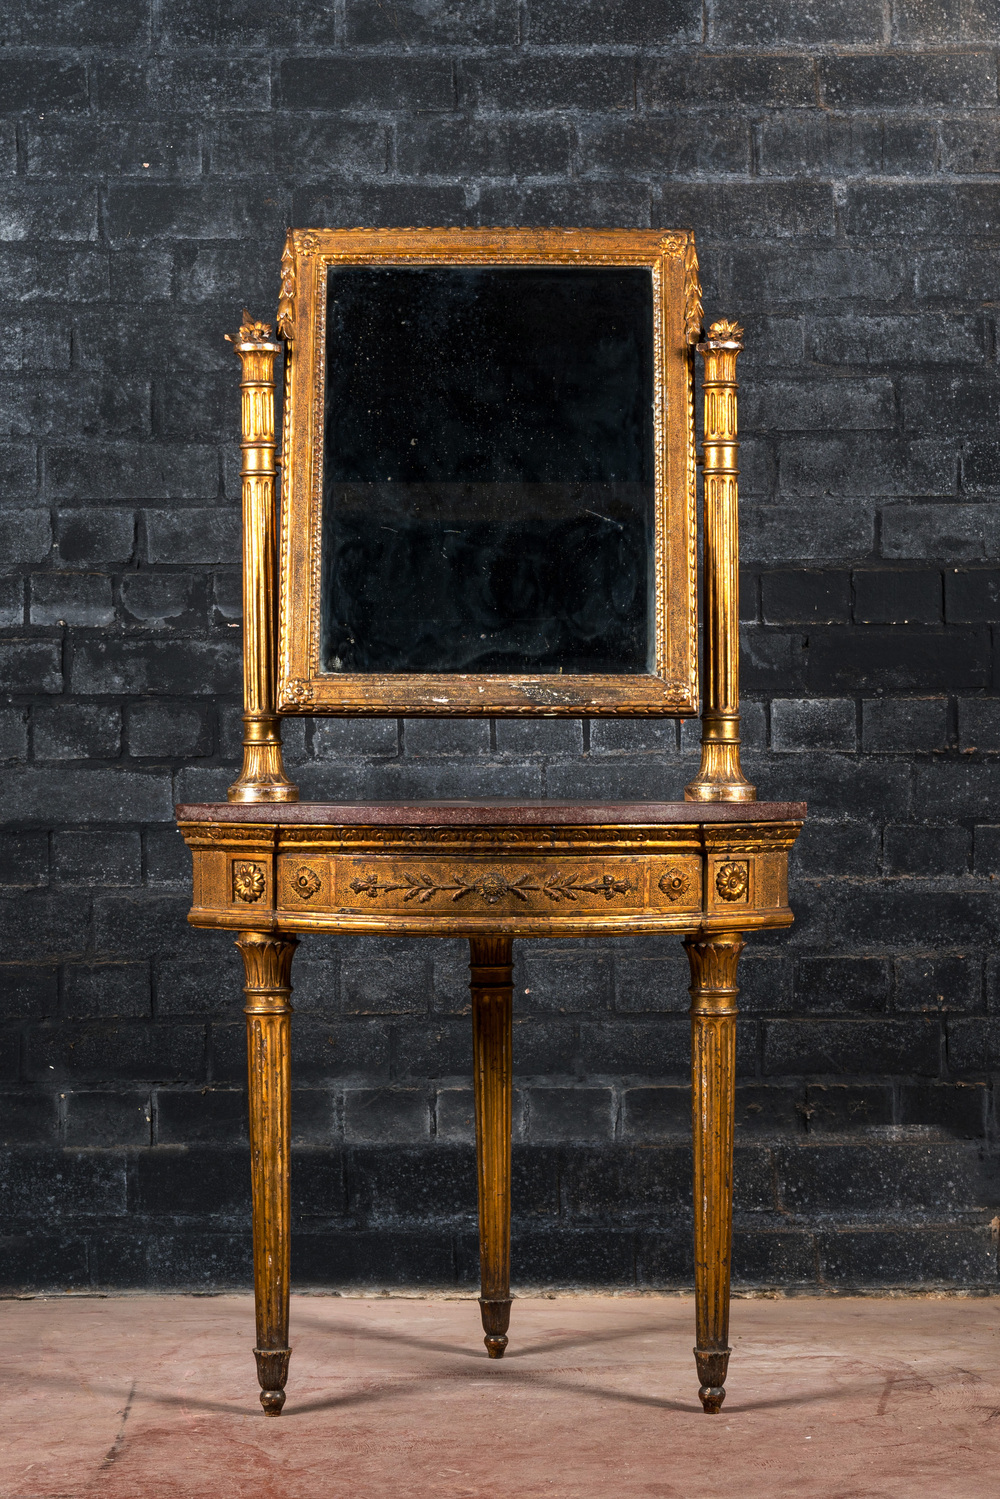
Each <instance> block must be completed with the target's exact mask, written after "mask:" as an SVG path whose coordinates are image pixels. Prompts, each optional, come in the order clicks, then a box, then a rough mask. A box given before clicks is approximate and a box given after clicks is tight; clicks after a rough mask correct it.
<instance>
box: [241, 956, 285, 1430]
mask: <svg viewBox="0 0 1000 1499" xmlns="http://www.w3.org/2000/svg"><path fill="white" fill-rule="evenodd" d="M236 946H237V947H238V948H239V950H240V952H241V954H242V956H243V966H244V969H245V972H246V988H245V991H244V992H245V993H246V999H247V1002H246V1017H247V1063H248V1071H249V1080H250V1163H251V1164H250V1169H251V1173H252V1181H253V1281H254V1301H255V1304H256V1311H257V1346H256V1348H255V1349H254V1355H255V1357H256V1359H257V1378H258V1380H259V1381H260V1403H261V1405H262V1406H263V1407H264V1414H265V1415H267V1416H280V1415H281V1407H282V1406H283V1405H284V1403H285V1381H286V1380H287V1378H288V1360H289V1357H290V1356H291V1349H290V1348H289V1346H288V1281H289V1238H290V1233H291V1203H290V1197H289V1170H290V1165H291V1161H290V1148H289V1147H290V1139H291V1066H290V1058H289V1042H290V1039H291V1015H292V1007H291V1005H290V1004H289V997H290V995H291V992H292V986H291V982H290V978H291V969H292V957H293V955H294V952H295V949H296V947H297V946H298V943H297V941H296V939H295V938H294V937H272V936H268V935H267V934H266V933H263V932H241V933H240V935H239V936H238V937H237V938H236Z"/></svg>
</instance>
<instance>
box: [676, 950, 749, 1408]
mask: <svg viewBox="0 0 1000 1499" xmlns="http://www.w3.org/2000/svg"><path fill="white" fill-rule="evenodd" d="M684 946H685V948H686V950H687V955H688V962H689V963H690V965H691V988H690V994H691V1123H692V1130H693V1137H694V1277H695V1323H696V1333H695V1337H696V1346H695V1350H694V1356H695V1363H696V1365H697V1368H698V1377H699V1379H700V1381H701V1388H700V1390H699V1391H698V1393H699V1395H700V1397H701V1402H702V1405H703V1407H704V1409H705V1411H706V1413H707V1414H709V1415H716V1414H717V1413H718V1412H719V1411H720V1410H721V1408H722V1402H723V1400H724V1399H725V1398H726V1391H725V1383H726V1371H727V1369H728V1367H729V1353H730V1349H729V1271H730V1257H731V1253H732V1241H733V1130H734V1114H735V1107H734V1105H735V1078H736V1014H737V1010H736V996H737V994H738V993H739V990H738V989H737V987H736V966H737V963H738V961H739V956H740V953H741V952H742V951H743V940H742V937H741V936H740V934H739V932H727V933H724V934H720V935H719V936H712V937H707V936H693V937H686V938H685V939H684Z"/></svg>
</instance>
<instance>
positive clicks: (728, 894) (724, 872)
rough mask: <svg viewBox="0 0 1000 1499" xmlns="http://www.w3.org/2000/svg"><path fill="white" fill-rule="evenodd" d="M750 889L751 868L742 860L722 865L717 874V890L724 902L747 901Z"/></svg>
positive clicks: (730, 861)
mask: <svg viewBox="0 0 1000 1499" xmlns="http://www.w3.org/2000/svg"><path fill="white" fill-rule="evenodd" d="M749 887H750V867H749V865H748V864H747V863H746V862H745V861H744V860H742V859H731V860H729V862H728V863H726V864H720V865H719V868H718V869H717V870H716V874H715V888H716V890H718V892H719V896H720V899H722V900H729V901H734V900H745V899H746V893H747V890H748V889H749Z"/></svg>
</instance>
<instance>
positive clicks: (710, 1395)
mask: <svg viewBox="0 0 1000 1499" xmlns="http://www.w3.org/2000/svg"><path fill="white" fill-rule="evenodd" d="M730 1352H731V1350H730V1349H729V1348H722V1349H719V1348H711V1349H706V1348H696V1349H695V1350H694V1361H695V1364H696V1365H697V1369H698V1378H699V1379H700V1380H701V1388H700V1390H699V1391H698V1397H699V1399H700V1400H701V1403H702V1406H703V1407H704V1410H705V1414H706V1416H717V1415H718V1414H719V1412H720V1411H721V1409H722V1402H723V1401H724V1400H725V1398H726V1390H725V1384H726V1372H727V1370H728V1368H729V1354H730Z"/></svg>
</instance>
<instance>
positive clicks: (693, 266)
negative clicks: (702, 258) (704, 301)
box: [684, 236, 705, 344]
mask: <svg viewBox="0 0 1000 1499" xmlns="http://www.w3.org/2000/svg"><path fill="white" fill-rule="evenodd" d="M704 323H705V310H704V308H703V307H702V305H701V278H700V276H699V274H698V251H697V250H696V249H695V245H694V236H692V237H691V239H689V240H688V244H687V251H686V254H685V256H684V336H685V338H686V339H687V341H688V343H689V344H696V343H697V342H698V341H699V339H700V338H701V335H702V331H703V328H704Z"/></svg>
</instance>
